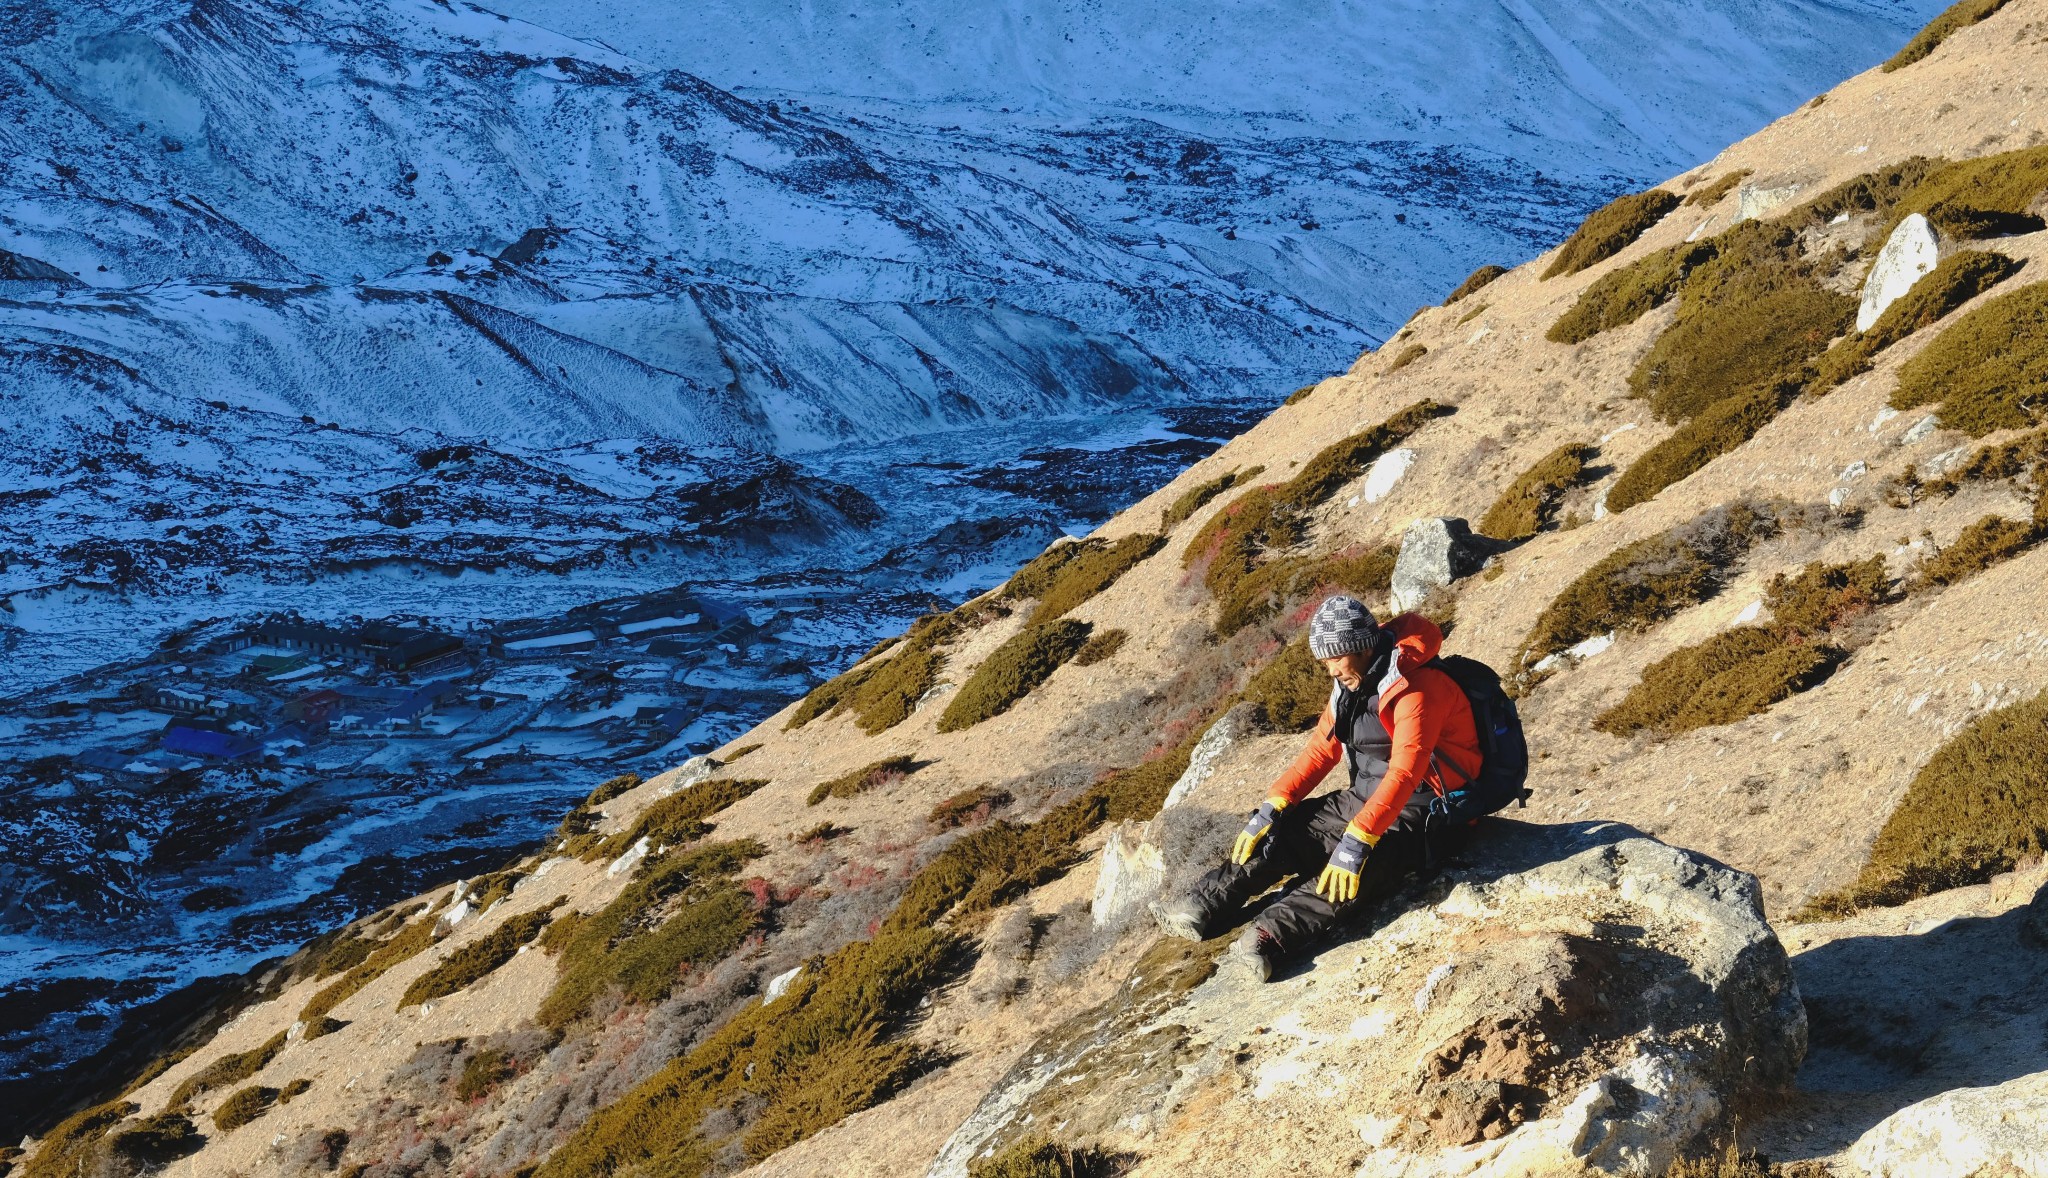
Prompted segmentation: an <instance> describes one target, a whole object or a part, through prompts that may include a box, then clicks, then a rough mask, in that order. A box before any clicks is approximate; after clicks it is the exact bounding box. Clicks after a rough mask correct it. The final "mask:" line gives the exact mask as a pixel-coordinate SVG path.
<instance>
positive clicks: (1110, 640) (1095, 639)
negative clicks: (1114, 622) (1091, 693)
mask: <svg viewBox="0 0 2048 1178" xmlns="http://www.w3.org/2000/svg"><path fill="white" fill-rule="evenodd" d="M1130 636H1131V635H1130V631H1128V630H1104V631H1102V632H1101V633H1098V634H1096V635H1094V636H1092V637H1090V638H1089V639H1088V641H1087V642H1085V643H1083V644H1082V645H1081V649H1080V650H1077V651H1075V652H1074V665H1075V666H1077V667H1092V666H1094V665H1095V664H1097V663H1104V662H1108V661H1109V660H1110V659H1113V658H1115V657H1116V652H1117V651H1120V650H1122V649H1123V648H1124V643H1125V642H1126V641H1127V640H1129V638H1130Z"/></svg>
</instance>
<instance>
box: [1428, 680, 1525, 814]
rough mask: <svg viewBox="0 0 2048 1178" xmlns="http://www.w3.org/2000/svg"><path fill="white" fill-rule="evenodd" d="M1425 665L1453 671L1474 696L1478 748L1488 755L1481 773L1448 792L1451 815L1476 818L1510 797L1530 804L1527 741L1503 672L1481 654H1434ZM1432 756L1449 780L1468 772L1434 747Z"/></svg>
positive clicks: (1461, 687) (1461, 686) (1470, 697)
mask: <svg viewBox="0 0 2048 1178" xmlns="http://www.w3.org/2000/svg"><path fill="white" fill-rule="evenodd" d="M1427 665H1428V666H1432V667H1435V668H1436V669H1437V670H1439V671H1442V672H1443V673H1444V674H1446V675H1449V676H1450V677H1451V682H1453V683H1456V684H1457V685H1458V688H1459V690H1461V691H1463V692H1464V693H1465V698H1466V699H1467V700H1469V701H1471V704H1472V727H1473V728H1474V729H1475V730H1477V732H1478V733H1479V753H1480V756H1481V757H1482V758H1484V759H1483V760H1482V761H1481V763H1480V766H1479V776H1477V777H1474V778H1472V779H1471V780H1469V781H1466V782H1465V783H1464V784H1463V785H1461V786H1458V787H1457V788H1455V789H1452V790H1451V791H1450V793H1449V794H1447V795H1446V798H1445V801H1446V803H1447V806H1448V809H1449V811H1450V813H1451V814H1452V816H1453V817H1456V818H1459V819H1472V818H1478V817H1479V816H1481V815H1483V814H1491V813H1493V812H1494V811H1496V810H1500V809H1504V808H1505V807H1506V806H1507V804H1508V803H1509V802H1514V803H1516V804H1517V805H1521V806H1527V805H1528V804H1529V788H1528V785H1527V782H1528V780H1529V742H1528V740H1527V739H1526V738H1525V737H1524V736H1523V735H1522V717H1521V715H1520V713H1518V712H1516V711H1515V701H1514V700H1511V699H1509V698H1508V693H1507V692H1506V691H1504V690H1502V688H1501V685H1500V676H1499V675H1496V674H1494V671H1493V668H1492V667H1489V666H1487V665H1486V664H1485V663H1482V662H1480V661H1479V660H1478V659H1468V658H1465V657H1464V656H1462V655H1455V654H1454V655H1447V656H1443V657H1440V658H1433V659H1431V660H1429V662H1428V664H1427ZM1430 759H1431V760H1433V761H1435V762H1436V767H1437V773H1438V775H1439V776H1441V777H1442V778H1443V782H1444V784H1445V785H1446V786H1449V785H1450V784H1451V782H1452V780H1453V779H1454V778H1462V777H1464V773H1463V772H1462V771H1460V770H1459V769H1458V767H1457V766H1456V765H1452V764H1449V763H1447V762H1445V761H1444V760H1443V759H1442V758H1440V757H1438V756H1436V754H1435V753H1431V754H1430Z"/></svg>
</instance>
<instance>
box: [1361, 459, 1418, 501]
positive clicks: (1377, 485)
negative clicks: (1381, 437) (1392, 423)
mask: <svg viewBox="0 0 2048 1178" xmlns="http://www.w3.org/2000/svg"><path fill="white" fill-rule="evenodd" d="M1414 465H1415V451H1413V450H1410V449H1407V448H1406V447H1403V448H1402V449H1399V450H1389V451H1387V452H1386V453H1385V454H1382V455H1380V456H1379V458H1378V459H1377V460H1376V461H1375V462H1374V463H1373V464H1372V469H1370V470H1368V471H1366V472H1365V501H1366V502H1367V503H1378V502H1379V501H1380V500H1382V499H1385V498H1386V497H1387V496H1388V495H1390V494H1392V493H1393V490H1394V484H1395V483H1398V482H1400V481H1401V476H1402V475H1405V474H1407V473H1408V468H1409V467H1411V466H1414Z"/></svg>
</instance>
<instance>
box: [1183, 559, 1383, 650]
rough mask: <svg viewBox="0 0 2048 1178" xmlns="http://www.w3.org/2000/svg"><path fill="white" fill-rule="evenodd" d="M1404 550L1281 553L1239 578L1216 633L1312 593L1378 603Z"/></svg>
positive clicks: (1227, 632)
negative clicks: (1338, 594) (1343, 594)
mask: <svg viewBox="0 0 2048 1178" xmlns="http://www.w3.org/2000/svg"><path fill="white" fill-rule="evenodd" d="M1400 555H1401V553H1400V549H1399V548H1397V547H1395V546H1393V545H1387V544H1383V545H1380V546H1378V547H1376V548H1366V547H1362V546H1358V545H1353V546H1351V547H1348V548H1344V549H1340V550H1339V551H1336V552H1331V553H1324V554H1322V555H1320V556H1276V557H1273V558H1271V559H1269V560H1267V561H1266V562H1265V563H1263V564H1259V565H1255V566H1253V568H1252V569H1251V571H1250V572H1248V573H1246V574H1245V575H1243V576H1241V577H1238V578H1236V579H1235V580H1233V581H1232V582H1231V583H1230V586H1229V588H1228V589H1227V590H1226V591H1225V593H1224V594H1223V595H1222V596H1221V597H1220V598H1219V599H1218V601H1217V603H1216V633H1218V634H1219V635H1222V636H1223V637H1225V638H1228V637H1229V636H1231V635H1232V634H1235V633H1237V632H1238V631H1239V630H1242V629H1244V628H1245V627H1247V626H1253V625H1257V624H1259V623H1261V622H1265V621H1268V620H1270V619H1272V618H1274V617H1276V616H1278V615H1280V614H1282V613H1284V612H1286V611H1287V610H1288V609H1289V608H1291V607H1292V606H1294V605H1296V604H1298V603H1300V602H1302V601H1304V600H1306V599H1307V598H1310V597H1316V596H1321V595H1324V594H1327V593H1329V592H1332V591H1340V590H1341V591H1343V592H1346V593H1350V594H1352V595H1353V596H1356V597H1361V598H1364V599H1365V600H1368V601H1374V600H1377V599H1379V598H1380V597H1381V596H1383V595H1384V594H1385V593H1386V592H1387V589H1388V587H1389V586H1390V585H1391V584H1392V583H1393V579H1394V562H1395V560H1397V559H1398V558H1399V557H1400Z"/></svg>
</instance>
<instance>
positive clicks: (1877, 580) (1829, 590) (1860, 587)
mask: <svg viewBox="0 0 2048 1178" xmlns="http://www.w3.org/2000/svg"><path fill="white" fill-rule="evenodd" d="M1897 596H1898V595H1897V593H1896V591H1895V589H1894V586H1893V584H1892V578H1891V574H1889V573H1887V572H1886V571H1885V565H1884V557H1882V556H1873V557H1871V558H1869V559H1868V560H1859V561H1854V562H1852V563H1849V564H1824V563H1822V562H1820V561H1817V560H1816V561H1813V562H1811V563H1809V564H1808V565H1807V566H1806V567H1805V568H1803V569H1801V570H1799V572H1798V573H1796V574H1794V575H1793V576H1789V577H1788V576H1786V575H1785V574H1784V573H1778V574H1777V575H1775V576H1773V577H1772V578H1771V583H1770V584H1769V585H1767V586H1765V588H1764V603H1765V604H1766V605H1768V606H1770V608H1771V625H1772V627H1773V628H1774V629H1777V630H1780V631H1784V632H1789V633H1791V634H1794V635H1801V636H1805V637H1808V638H1820V637H1822V636H1825V635H1827V634H1829V633H1831V632H1833V631H1835V630H1837V629H1840V628H1841V627H1843V626H1846V625H1848V624H1849V623H1851V622H1853V621H1855V620H1856V619H1858V618H1860V617H1863V616H1864V615H1866V614H1869V613H1872V612H1874V611H1875V610H1877V609H1878V608H1879V607H1880V606H1883V605H1885V604H1886V603H1888V602H1890V601H1893V600H1895V599H1896V597H1897Z"/></svg>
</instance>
